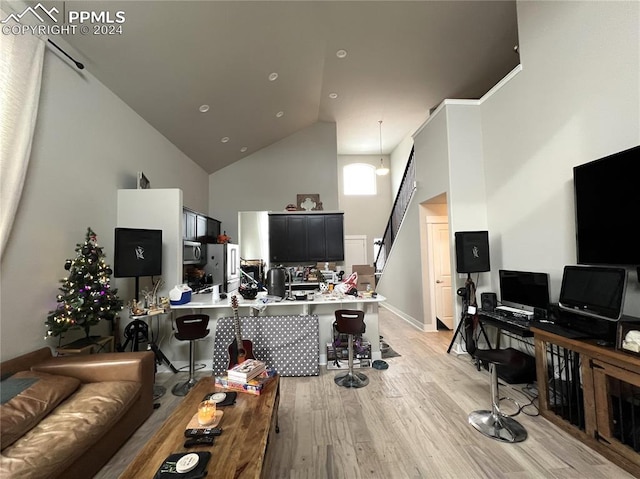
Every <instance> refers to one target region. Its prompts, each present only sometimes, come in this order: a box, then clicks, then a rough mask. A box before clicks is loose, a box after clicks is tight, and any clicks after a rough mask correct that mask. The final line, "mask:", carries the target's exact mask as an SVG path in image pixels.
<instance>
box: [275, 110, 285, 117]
mask: <svg viewBox="0 0 640 479" xmlns="http://www.w3.org/2000/svg"><path fill="white" fill-rule="evenodd" d="M283 116H284V112H283V111H279V112H278V113H276V118H282V117H283Z"/></svg>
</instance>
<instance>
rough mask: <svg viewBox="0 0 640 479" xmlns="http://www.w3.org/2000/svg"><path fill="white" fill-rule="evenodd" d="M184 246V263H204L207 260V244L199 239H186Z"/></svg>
mask: <svg viewBox="0 0 640 479" xmlns="http://www.w3.org/2000/svg"><path fill="white" fill-rule="evenodd" d="M183 244H184V245H183V248H182V263H183V264H203V263H205V262H206V254H205V248H206V245H203V244H202V243H198V242H197V241H184V242H183Z"/></svg>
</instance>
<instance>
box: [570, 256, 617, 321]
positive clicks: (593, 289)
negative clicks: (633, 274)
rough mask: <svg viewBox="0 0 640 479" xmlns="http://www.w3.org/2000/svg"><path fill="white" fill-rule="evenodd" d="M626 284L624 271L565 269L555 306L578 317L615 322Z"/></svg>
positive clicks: (587, 268)
mask: <svg viewBox="0 0 640 479" xmlns="http://www.w3.org/2000/svg"><path fill="white" fill-rule="evenodd" d="M626 285H627V271H626V270H625V269H624V268H614V267H600V266H565V267H564V274H563V275H562V286H561V289H560V298H559V302H558V305H559V307H560V308H561V309H563V310H566V311H571V312H573V313H576V314H578V315H581V316H589V317H594V318H598V319H605V320H608V321H617V320H619V319H620V316H622V307H623V305H624V294H625V289H626Z"/></svg>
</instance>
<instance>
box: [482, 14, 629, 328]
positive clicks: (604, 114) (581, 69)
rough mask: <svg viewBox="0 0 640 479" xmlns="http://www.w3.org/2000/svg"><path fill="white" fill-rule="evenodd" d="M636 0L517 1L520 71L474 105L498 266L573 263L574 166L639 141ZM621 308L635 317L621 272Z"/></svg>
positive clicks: (556, 275) (557, 276) (556, 277)
mask: <svg viewBox="0 0 640 479" xmlns="http://www.w3.org/2000/svg"><path fill="white" fill-rule="evenodd" d="M639 11H640V4H639V3H638V2H519V3H518V24H519V36H520V52H521V59H522V65H523V70H522V72H521V73H519V74H518V75H517V76H516V77H515V78H514V79H513V80H511V81H510V82H509V83H508V84H507V85H505V86H504V87H503V88H502V89H501V90H500V91H499V92H497V93H496V94H495V95H493V96H492V97H490V98H488V99H487V100H486V101H485V102H484V103H483V104H482V125H483V142H484V158H485V168H486V169H485V181H486V184H487V215H488V221H489V230H490V232H491V235H492V239H493V240H494V241H492V244H491V260H492V277H493V279H494V281H493V283H494V288H495V289H494V290H495V291H497V284H498V283H497V271H498V269H499V268H502V267H504V268H509V269H517V270H524V271H543V272H548V273H550V275H551V281H552V284H551V296H552V298H551V299H552V301H557V299H558V294H559V292H560V280H561V278H562V268H563V266H564V265H566V264H575V262H576V249H575V224H574V221H575V219H574V202H573V181H572V168H573V167H574V166H576V165H579V164H582V163H586V162H589V161H591V160H594V159H597V158H600V157H603V156H606V155H609V154H611V153H614V152H617V151H621V150H624V149H626V148H629V147H632V146H636V145H638V144H640V38H639V33H638V32H639V29H638V25H640V13H639ZM629 280H630V281H629V286H628V293H627V298H626V304H625V309H624V311H625V313H626V314H632V315H635V316H640V285H639V284H638V282H637V280H636V274H635V272H633V273H632V274H630V276H629Z"/></svg>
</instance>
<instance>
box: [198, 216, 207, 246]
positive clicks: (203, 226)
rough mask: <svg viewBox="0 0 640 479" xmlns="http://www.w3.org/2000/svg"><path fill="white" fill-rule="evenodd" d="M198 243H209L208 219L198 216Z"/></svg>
mask: <svg viewBox="0 0 640 479" xmlns="http://www.w3.org/2000/svg"><path fill="white" fill-rule="evenodd" d="M196 241H200V242H201V243H206V242H207V217H206V216H203V215H196Z"/></svg>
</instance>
